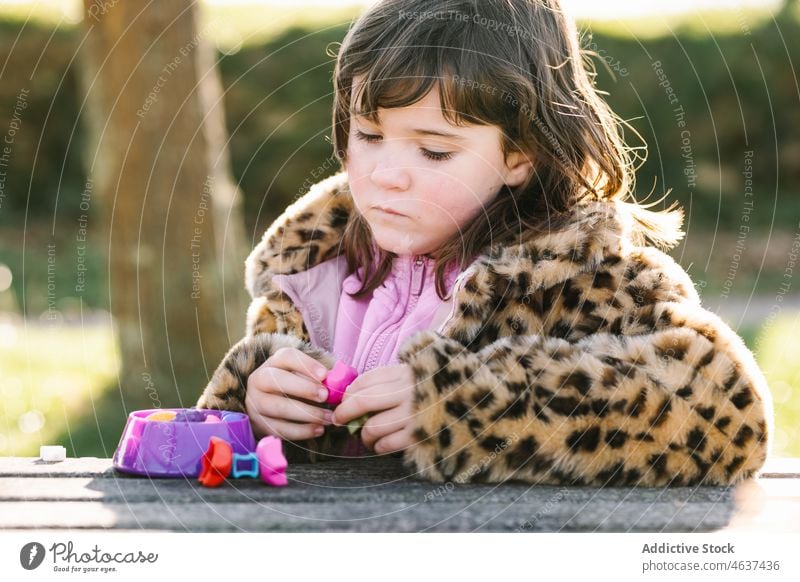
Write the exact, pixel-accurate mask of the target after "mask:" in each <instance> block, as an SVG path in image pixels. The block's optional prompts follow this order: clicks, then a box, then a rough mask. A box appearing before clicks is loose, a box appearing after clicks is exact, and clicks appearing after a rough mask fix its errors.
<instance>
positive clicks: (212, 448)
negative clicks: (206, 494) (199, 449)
mask: <svg viewBox="0 0 800 582" xmlns="http://www.w3.org/2000/svg"><path fill="white" fill-rule="evenodd" d="M200 461H201V463H202V466H203V468H202V469H201V471H200V476H199V477H198V480H199V481H200V483H202V484H203V485H205V486H206V487H217V486H219V485H221V484H222V482H223V481H225V478H226V477H227V476H228V475H229V474H230V472H231V466H232V465H233V448H232V447H231V445H230V443H228V441H226V440H224V439H221V438H219V437H216V436H212V437H211V440H210V441H209V443H208V450H207V451H206V452H205V454H204V455H203V457H202V459H200Z"/></svg>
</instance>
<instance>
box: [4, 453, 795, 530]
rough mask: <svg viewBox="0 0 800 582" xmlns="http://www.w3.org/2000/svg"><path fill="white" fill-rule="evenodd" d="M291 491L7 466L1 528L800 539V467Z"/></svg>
mask: <svg viewBox="0 0 800 582" xmlns="http://www.w3.org/2000/svg"><path fill="white" fill-rule="evenodd" d="M287 475H288V477H289V481H290V482H289V485H288V486H287V487H283V488H273V487H269V486H266V485H263V484H261V483H260V481H256V480H254V479H240V480H234V481H231V482H229V483H226V484H224V485H223V486H221V487H219V488H216V489H208V488H204V487H202V486H200V485H199V484H198V483H197V482H196V481H194V480H183V479H148V478H142V477H132V476H128V475H125V474H122V473H118V472H116V471H115V470H114V469H113V468H112V466H111V460H110V459H98V458H94V457H90V458H80V459H67V460H66V461H64V462H61V463H45V462H43V461H41V460H38V459H33V458H19V457H5V458H0V528H3V529H9V530H21V529H50V530H65V529H81V530H101V529H119V530H137V531H141V530H173V531H205V532H207V531H249V532H253V531H258V532H267V531H269V532H284V531H285V532H298V531H315V532H316V531H351V532H423V531H458V532H464V531H484V532H489V531H492V532H496V531H508V532H513V531H526V532H559V531H569V532H594V531H603V532H700V531H720V530H725V531H770V532H798V531H800V459H773V460H771V461H770V462H769V463H768V465H767V466H766V467H765V468H764V470H763V471H762V473H761V474H760V476H759V478H758V479H753V480H750V481H748V482H745V483H742V484H740V485H738V486H735V487H727V488H726V487H700V488H690V487H682V488H671V489H644V488H642V489H635V488H625V487H607V488H593V487H550V486H530V485H526V484H524V483H511V482H509V483H505V484H502V485H472V484H460V485H459V484H449V485H443V484H436V483H430V482H427V481H422V480H418V479H415V478H413V477H412V476H409V475H408V472H407V471H405V470H404V469H403V467H402V465H401V463H400V459H399V458H397V457H383V458H372V459H361V460H347V461H331V462H324V463H315V464H294V465H291V466H290V467H289V470H288V472H287Z"/></svg>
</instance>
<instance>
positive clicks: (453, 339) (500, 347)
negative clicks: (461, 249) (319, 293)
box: [197, 172, 773, 486]
mask: <svg viewBox="0 0 800 582" xmlns="http://www.w3.org/2000/svg"><path fill="white" fill-rule="evenodd" d="M625 207H626V204H625V203H620V202H608V201H597V200H595V201H590V202H585V203H581V204H578V205H576V206H575V208H574V209H573V211H572V215H571V220H570V221H569V222H568V223H567V226H566V227H564V228H562V229H560V230H557V231H552V232H549V233H547V234H545V235H539V236H537V237H534V238H532V239H531V240H529V241H527V243H525V244H522V245H518V246H515V247H508V246H503V247H499V248H496V247H494V246H493V247H491V248H489V249H487V250H486V252H485V253H484V254H482V255H480V256H479V257H478V259H477V260H476V261H475V262H474V263H473V264H472V265H471V266H470V267H469V273H467V274H466V275H467V276H465V277H463V284H462V285H459V286H458V287H457V288H456V290H454V293H455V301H456V309H455V315H454V316H452V317H451V318H450V320H449V321H448V323H447V325H446V326H445V327H444V328H443V330H442V333H437V332H435V331H430V330H424V331H420V332H417V333H416V334H414V335H412V336H411V337H410V338H409V339H408V340H407V341H406V343H404V344H403V345H402V346H401V347H400V352H399V360H400V362H402V363H405V364H408V365H410V366H411V368H412V369H413V372H414V376H415V379H416V385H415V388H414V396H413V410H414V423H415V425H414V433H413V434H414V441H415V442H414V444H413V445H412V446H410V447H409V448H407V449H406V450H405V451H403V452H402V453H396V454H398V455H402V458H403V462H404V464H405V466H406V467H407V468H408V469H409V470H410V471H411V472H413V473H414V474H416V475H418V476H420V477H422V478H426V479H429V480H432V481H437V482H442V481H456V482H501V481H505V480H508V479H514V480H522V481H526V482H529V483H535V484H551V485H595V486H606V485H638V486H681V485H682V486H690V485H699V484H704V485H727V484H733V483H736V482H738V481H740V480H742V479H744V478H747V477H751V476H754V475H755V474H756V473H757V471H758V469H759V468H761V466H762V465H763V464H764V461H765V459H766V457H767V452H768V446H769V445H770V443H771V435H772V426H773V424H772V423H773V420H772V415H773V411H772V401H771V398H770V393H769V389H768V387H767V384H766V381H765V378H764V376H763V374H762V373H761V371H760V370H759V368H758V366H757V364H756V362H755V360H754V357H753V354H752V353H751V352H750V350H749V349H748V348H747V347H746V346H745V344H744V342H743V341H742V339H741V338H740V337H739V336H738V335H737V334H736V333H735V332H734V331H733V330H732V329H731V328H730V327H729V326H728V325H727V324H726V323H724V322H723V321H722V320H721V319H720V318H719V317H718V316H717V315H715V314H714V313H711V312H709V311H708V310H706V309H705V308H704V307H702V306H701V302H700V299H699V297H698V294H697V292H696V290H695V288H694V285H693V283H692V281H691V279H690V278H689V276H688V275H687V274H686V272H685V271H684V270H683V269H682V268H681V267H680V266H679V265H678V264H677V263H676V262H675V261H674V260H673V259H672V258H670V257H669V256H668V255H666V254H665V253H664V252H662V251H660V250H658V249H656V248H653V247H649V246H643V245H639V244H634V242H633V240H634V237H633V236H632V228H633V226H632V225H633V220H632V218H631V215H630V212H628V211H626V210H625ZM352 211H353V202H352V198H351V197H350V195H349V192H348V185H347V176H346V173H345V172H340V173H339V174H336V175H335V176H331V177H329V178H327V179H325V180H323V181H321V182H319V183H317V184H315V185H314V186H313V187H312V188H311V189H310V190H309V192H308V193H306V194H305V195H304V196H302V197H301V198H299V199H298V200H297V201H295V202H294V203H293V204H292V205H291V206H289V207H288V208H287V209H286V211H285V212H284V213H283V214H282V215H281V216H280V217H279V218H278V219H277V220H276V221H275V222H274V223H273V224H272V225H271V227H270V228H269V229H268V230H267V231H266V233H265V234H264V237H263V240H262V241H261V242H260V243H259V244H258V245H257V246H256V247H255V249H254V250H253V251H252V253H251V254H250V256H249V257H248V259H247V261H246V269H245V271H246V287H247V289H248V291H249V293H250V294H251V296H252V297H253V301H252V303H251V305H250V308H249V310H248V313H247V333H246V337H244V338H243V339H242V340H241V341H239V342H238V343H237V344H236V345H234V346H233V347H232V348H231V349H230V351H229V352H228V353H227V355H226V356H225V357H224V359H223V361H222V362H221V363H220V365H219V366H218V368H217V369H216V371H215V372H214V374H213V376H212V378H211V380H210V382H209V383H208V386H207V387H206V388H205V390H204V392H203V393H202V395H201V397H200V399H199V401H198V403H197V406H198V407H201V408H217V409H227V410H240V411H241V410H244V399H245V391H246V381H247V377H248V376H249V375H250V373H251V372H252V371H254V370H255V369H256V368H257V367H259V366H260V365H261V364H262V363H263V362H264V361H265V360H266V359H267V358H268V357H269V356H270V355H271V354H272V353H274V352H275V351H276V350H277V349H279V348H280V347H284V346H290V347H295V348H298V349H301V350H303V351H305V352H306V353H308V354H310V355H311V356H312V357H314V358H316V359H317V360H318V361H321V362H323V363H325V364H326V365H327V366H328V367H331V366H332V365H333V363H334V358H333V356H332V354H329V353H327V352H325V351H324V350H321V349H319V348H317V347H316V346H314V345H312V344H311V343H310V341H309V335H308V331H307V329H306V324H305V322H304V321H303V318H302V316H301V315H300V312H299V311H298V309H297V308H295V307H294V305H293V304H292V302H291V300H290V299H289V297H288V296H287V295H286V294H284V293H283V292H281V291H280V289H277V288H276V287H273V286H272V285H271V282H270V281H271V278H272V276H273V275H276V274H279V273H296V272H299V271H303V270H306V269H309V268H311V267H313V266H315V265H317V264H319V263H320V262H322V261H325V260H328V259H330V258H333V257H335V256H336V254H337V251H339V248H340V241H341V238H342V233H343V230H344V226H345V224H346V223H347V219H348V216H349V213H350V212H352ZM637 240H638V239H637ZM331 429H340V431H339V433H337V432H336V430H334V431H331ZM327 432H328V433H332V435H333V436H329V435H328V434H326V435H325V436H323V437H320V438H319V439H311V440H310V441H304V442H302V443H288V444H291V445H299V446H298V448H297V449H296V450H298V451H302V452H303V453H305V456H303V455H301V456H297V457H295V460H297V459H300V458H305V459H306V460H308V459H310V460H316V458H317V457H318V456H319V455H320V454H323V455H324V453H325V450H326V447H331V446H332V444H331V443H332V440H331V439H334V440H335V439H336V438H337V437H338V438H344V433H345V432H346V429H345V427H329V429H328V431H327ZM322 439H327V440H322Z"/></svg>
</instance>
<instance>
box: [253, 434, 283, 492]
mask: <svg viewBox="0 0 800 582" xmlns="http://www.w3.org/2000/svg"><path fill="white" fill-rule="evenodd" d="M256 457H258V470H259V473H260V474H261V480H262V481H264V482H265V483H267V484H269V485H274V486H275V487H283V486H284V485H286V484H287V483H288V482H289V481H288V480H287V479H286V467H288V466H289V463H288V462H287V461H286V457H285V456H283V448H282V446H281V439H279V438H278V437H275V436H266V437H264V438H263V439H261V440H260V441H258V446H257V447H256Z"/></svg>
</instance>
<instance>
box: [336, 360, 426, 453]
mask: <svg viewBox="0 0 800 582" xmlns="http://www.w3.org/2000/svg"><path fill="white" fill-rule="evenodd" d="M414 385H415V380H414V372H413V371H412V370H411V366H409V365H408V364H398V365H396V366H384V367H382V368H376V369H374V370H370V371H369V372H364V373H363V374H361V375H360V376H359V377H358V378H356V379H355V380H354V381H353V383H352V384H350V386H349V387H348V388H347V391H346V392H345V393H344V398H343V399H342V403H341V404H339V406H337V407H336V409H335V410H334V411H333V423H334V424H337V425H345V424H347V423H348V422H350V421H351V420H353V419H355V418H359V417H360V416H362V415H364V414H366V413H368V412H378V414H374V415H373V416H371V417H370V419H369V420H367V422H366V423H365V424H364V427H363V428H362V429H361V440H362V441H363V442H364V445H365V446H367V447H368V448H370V449H372V450H374V451H375V452H376V453H378V454H387V453H393V452H395V451H400V450H403V449H405V448H406V447H408V446H409V445H410V444H411V443H412V442H413V441H412V439H411V431H412V429H413V419H412V414H411V404H412V398H413V395H414Z"/></svg>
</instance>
